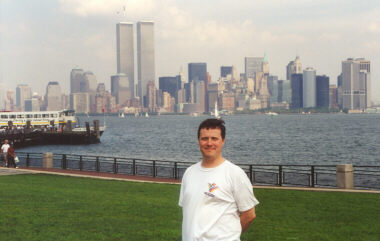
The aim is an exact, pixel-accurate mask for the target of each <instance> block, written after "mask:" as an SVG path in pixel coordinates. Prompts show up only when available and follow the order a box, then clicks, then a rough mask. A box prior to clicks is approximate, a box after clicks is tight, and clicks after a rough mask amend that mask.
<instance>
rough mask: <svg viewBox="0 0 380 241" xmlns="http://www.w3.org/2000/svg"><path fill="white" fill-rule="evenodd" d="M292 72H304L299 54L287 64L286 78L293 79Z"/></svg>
mask: <svg viewBox="0 0 380 241" xmlns="http://www.w3.org/2000/svg"><path fill="white" fill-rule="evenodd" d="M292 74H302V63H301V60H300V57H299V56H297V57H296V59H295V60H294V61H290V62H289V64H288V65H287V66H286V79H287V80H291V78H292Z"/></svg>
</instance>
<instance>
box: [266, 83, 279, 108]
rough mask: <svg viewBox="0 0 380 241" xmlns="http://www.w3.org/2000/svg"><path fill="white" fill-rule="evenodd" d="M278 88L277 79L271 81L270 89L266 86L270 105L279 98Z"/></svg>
mask: <svg viewBox="0 0 380 241" xmlns="http://www.w3.org/2000/svg"><path fill="white" fill-rule="evenodd" d="M268 85H269V80H268ZM278 89H279V85H278V80H275V81H272V83H271V88H270V89H269V88H268V90H269V93H270V98H269V102H270V104H271V105H272V104H273V103H276V102H279V101H278V99H279V91H278Z"/></svg>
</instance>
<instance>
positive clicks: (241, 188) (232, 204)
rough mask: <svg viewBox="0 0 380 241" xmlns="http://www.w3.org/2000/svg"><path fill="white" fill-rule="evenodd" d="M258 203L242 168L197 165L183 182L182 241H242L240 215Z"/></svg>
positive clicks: (180, 202) (226, 163)
mask: <svg viewBox="0 0 380 241" xmlns="http://www.w3.org/2000/svg"><path fill="white" fill-rule="evenodd" d="M258 203H259V201H257V199H256V198H255V196H254V194H253V190H252V184H251V182H250V181H249V179H248V177H247V175H246V174H245V172H244V171H243V170H242V169H241V168H240V167H238V166H237V165H235V164H233V163H231V162H230V161H227V160H225V161H224V162H223V163H222V164H220V165H219V166H217V167H215V168H203V167H202V166H201V162H198V163H196V164H194V165H192V166H191V167H189V168H188V169H187V170H186V172H185V174H184V176H183V178H182V185H181V193H180V198H179V205H180V206H181V207H182V213H183V221H182V240H184V241H185V240H186V241H187V240H191V241H194V240H197V241H201V240H202V241H206V240H207V241H211V240H228V241H232V240H240V234H241V224H240V212H244V211H247V210H249V209H252V208H253V207H254V206H255V205H257V204H258Z"/></svg>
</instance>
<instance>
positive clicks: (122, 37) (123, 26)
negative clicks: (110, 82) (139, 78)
mask: <svg viewBox="0 0 380 241" xmlns="http://www.w3.org/2000/svg"><path fill="white" fill-rule="evenodd" d="M116 55H117V73H118V74H125V76H126V77H127V79H126V80H127V81H128V84H123V86H124V87H125V86H128V88H129V92H130V94H129V95H130V98H133V97H134V89H135V88H134V87H135V72H134V70H135V65H134V47H133V23H118V24H117V25H116Z"/></svg>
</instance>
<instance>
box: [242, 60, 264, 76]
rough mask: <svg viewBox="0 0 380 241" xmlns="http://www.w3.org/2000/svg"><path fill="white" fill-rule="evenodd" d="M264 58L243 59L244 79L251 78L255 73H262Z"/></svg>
mask: <svg viewBox="0 0 380 241" xmlns="http://www.w3.org/2000/svg"><path fill="white" fill-rule="evenodd" d="M263 62H264V58H262V57H245V58H244V68H245V79H246V80H247V79H248V78H253V79H255V75H256V73H257V72H264V69H263Z"/></svg>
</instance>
